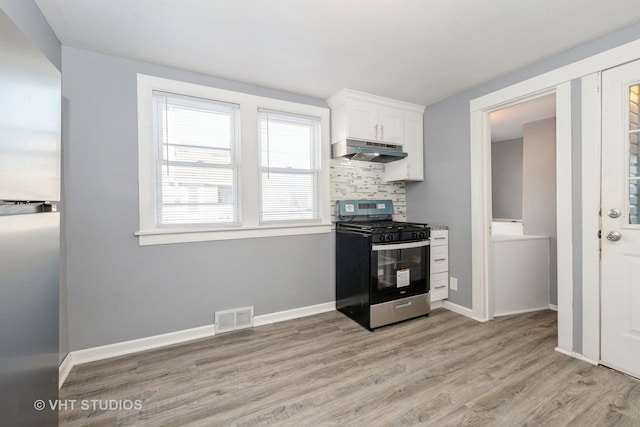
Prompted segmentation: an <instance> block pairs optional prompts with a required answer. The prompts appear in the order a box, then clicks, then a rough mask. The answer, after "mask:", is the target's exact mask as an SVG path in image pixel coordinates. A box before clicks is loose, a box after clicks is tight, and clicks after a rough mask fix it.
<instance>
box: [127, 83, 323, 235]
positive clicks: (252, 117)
mask: <svg viewBox="0 0 640 427" xmlns="http://www.w3.org/2000/svg"><path fill="white" fill-rule="evenodd" d="M329 150H330V145H329V110H328V109H327V108H324V107H317V106H312V105H307V104H298V103H294V102H288V101H281V100H277V99H272V98H266V97H260V96H255V95H249V94H245V93H240V92H232V91H227V90H222V89H217V88H212V87H208V86H201V85H195V84H190V83H184V82H178V81H174V80H168V79H162V78H158V77H151V76H145V75H141V74H139V75H138V164H139V171H138V181H139V194H140V209H139V212H140V230H139V231H137V232H136V233H135V234H136V235H137V236H138V237H139V243H140V245H153V244H165V243H179V242H194V241H206V240H221V239H238V238H250V237H267V236H285V235H295V234H313V233H328V232H330V231H331V226H330V222H329V209H330V206H329V194H328V193H329V158H330V155H329Z"/></svg>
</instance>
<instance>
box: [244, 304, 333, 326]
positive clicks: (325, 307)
mask: <svg viewBox="0 0 640 427" xmlns="http://www.w3.org/2000/svg"><path fill="white" fill-rule="evenodd" d="M335 309H336V302H335V301H330V302H325V303H322V304H316V305H308V306H306V307H300V308H294V309H291V310H285V311H278V312H275V313H269V314H262V315H260V316H256V317H254V318H253V326H263V325H269V324H271V323H277V322H284V321H285V320H292V319H298V318H300V317H306V316H312V315H314V314H320V313H326V312H328V311H334V310H335Z"/></svg>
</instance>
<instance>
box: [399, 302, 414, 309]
mask: <svg viewBox="0 0 640 427" xmlns="http://www.w3.org/2000/svg"><path fill="white" fill-rule="evenodd" d="M410 305H411V301H407V302H403V303H402V304H398V305H396V308H403V307H409V306H410Z"/></svg>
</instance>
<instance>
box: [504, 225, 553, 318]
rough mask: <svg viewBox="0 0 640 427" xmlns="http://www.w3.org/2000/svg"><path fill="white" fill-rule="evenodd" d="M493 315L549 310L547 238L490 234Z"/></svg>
mask: <svg viewBox="0 0 640 427" xmlns="http://www.w3.org/2000/svg"><path fill="white" fill-rule="evenodd" d="M492 240H493V267H494V268H493V276H494V304H495V305H494V314H495V315H496V316H503V315H508V314H515V313H522V312H527V311H534V310H543V309H547V308H549V238H548V237H546V236H531V235H522V234H520V235H518V234H493V235H492Z"/></svg>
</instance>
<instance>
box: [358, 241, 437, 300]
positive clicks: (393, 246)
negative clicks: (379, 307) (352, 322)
mask: <svg viewBox="0 0 640 427" xmlns="http://www.w3.org/2000/svg"><path fill="white" fill-rule="evenodd" d="M428 277H429V241H428V240H421V241H418V242H400V243H383V244H376V245H371V280H370V282H371V304H377V303H380V302H385V301H391V300H394V299H397V298H404V297H408V296H412V295H418V294H423V293H425V292H427V291H428V290H429V287H428V280H427V279H428Z"/></svg>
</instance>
